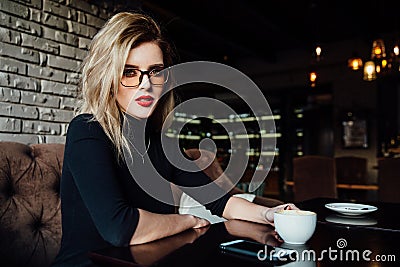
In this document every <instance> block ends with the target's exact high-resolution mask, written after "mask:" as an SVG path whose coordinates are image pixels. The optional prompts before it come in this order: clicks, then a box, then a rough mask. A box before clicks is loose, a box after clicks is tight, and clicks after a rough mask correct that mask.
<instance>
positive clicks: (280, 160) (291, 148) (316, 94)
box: [142, 0, 400, 202]
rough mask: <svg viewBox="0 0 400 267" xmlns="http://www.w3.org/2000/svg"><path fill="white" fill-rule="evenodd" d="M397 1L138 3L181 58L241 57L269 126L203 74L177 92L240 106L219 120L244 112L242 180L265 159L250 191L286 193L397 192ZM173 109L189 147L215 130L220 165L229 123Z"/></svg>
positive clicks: (228, 60)
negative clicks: (261, 176)
mask: <svg viewBox="0 0 400 267" xmlns="http://www.w3.org/2000/svg"><path fill="white" fill-rule="evenodd" d="M289 2H290V3H289ZM398 5H399V4H398V3H397V2H392V1H373V0H370V1H342V0H340V1H308V0H307V1H262V2H257V3H256V2H249V1H241V0H236V1H230V2H229V3H227V2H224V1H208V0H207V1H202V3H201V4H200V3H196V2H194V3H193V5H192V4H191V5H184V4H182V3H179V2H172V3H171V2H162V1H145V2H143V6H142V8H143V10H146V11H148V12H150V13H151V14H154V15H155V16H156V17H157V18H158V19H159V20H160V21H161V22H162V24H163V25H164V27H165V29H166V32H167V34H168V36H169V37H170V38H171V40H172V41H173V42H174V45H175V46H176V49H177V52H178V55H179V57H178V62H181V63H184V62H189V61H212V62H218V63H222V64H226V65H228V66H231V67H233V68H236V69H237V70H239V71H241V72H242V73H244V74H245V75H247V76H248V77H249V78H250V79H251V80H252V81H254V83H255V84H256V85H257V86H258V88H259V90H261V92H262V93H263V95H264V96H265V98H266V100H267V101H268V104H269V107H270V109H271V113H272V114H271V115H272V116H271V118H273V120H274V123H275V132H273V133H272V134H265V133H264V132H263V131H265V129H262V127H263V126H262V125H261V124H262V123H261V124H259V123H258V122H262V120H259V119H257V118H256V116H255V115H254V113H252V111H251V109H250V108H249V106H247V105H246V103H245V102H244V101H243V100H242V99H241V97H240V96H238V95H236V94H235V93H233V92H232V91H230V90H229V89H227V88H222V87H220V86H215V85H212V84H205V83H203V84H195V85H191V86H184V87H181V88H177V90H176V91H177V95H178V96H179V99H180V100H181V101H182V102H184V101H186V100H188V99H193V98H196V97H210V98H213V99H217V100H220V101H222V102H223V103H225V104H227V105H229V106H230V107H234V110H235V114H229V115H228V116H227V117H229V119H228V118H225V119H228V121H231V122H232V123H238V121H239V122H240V123H242V124H243V125H244V126H245V128H246V129H247V133H244V136H243V133H240V136H239V137H238V138H246V134H247V138H248V139H249V140H250V146H249V147H246V148H243V150H244V151H242V153H244V154H246V155H247V156H248V165H247V169H246V171H245V173H244V175H243V176H242V177H241V180H240V183H239V186H242V187H243V188H248V183H249V181H250V180H251V178H252V177H253V176H254V174H255V173H256V172H257V171H258V170H260V169H261V170H263V169H268V176H267V178H266V180H265V183H263V184H262V185H261V186H260V187H259V188H258V189H257V190H256V191H255V192H256V193H257V194H260V195H265V196H268V197H273V198H277V199H281V200H284V201H301V200H304V199H307V198H310V197H318V196H329V197H337V198H340V199H343V200H348V201H394V202H399V201H400V199H399V194H398V193H397V189H398V188H399V186H400V184H399V181H400V180H399V179H398V174H399V173H400V170H399V166H400V165H399V164H398V160H396V158H398V157H399V156H400V148H399V147H400V106H399V100H400V98H399V97H400V79H399V77H400V69H399V60H400V57H399V44H400V35H399V34H400V22H399V17H398V15H397V14H396V11H395V10H398ZM209 113H210V114H208V115H210V116H212V115H213V114H211V113H212V111H210V112H209ZM175 116H176V118H175V123H176V124H175V126H176V128H177V129H181V131H180V132H177V131H176V130H174V129H172V130H171V133H170V134H171V135H172V136H175V137H178V138H180V144H181V145H182V146H183V147H184V148H191V147H198V146H199V143H200V141H201V140H203V139H204V138H211V140H213V141H214V142H215V149H216V152H217V159H218V162H219V164H221V166H222V167H225V166H226V165H227V163H228V162H229V158H230V156H231V153H232V147H231V145H232V143H229V142H227V140H226V139H235V137H234V136H235V133H233V134H232V133H227V131H226V130H224V129H223V127H218V125H216V123H213V122H212V120H211V121H209V119H207V118H204V117H203V118H200V117H199V116H200V115H199V114H187V113H184V112H183V113H177V114H175ZM202 116H205V117H207V114H205V115H204V114H202ZM220 119H221V118H220ZM184 122H187V123H186V125H185V127H182V123H184ZM260 127H261V129H260ZM224 136H225V138H224ZM267 138H275V140H276V148H275V151H263V148H262V147H260V139H267ZM229 141H231V142H234V140H229ZM267 142H268V140H267ZM239 150H240V148H239ZM235 151H236V150H235ZM239 153H240V152H239ZM268 153H273V154H274V159H273V162H272V163H266V162H263V161H262V158H263V155H265V154H267V155H270V154H268ZM309 166H313V168H312V171H310V168H309ZM304 169H306V170H304ZM233 175H234V174H233ZM296 180H297V183H296ZM305 181H306V182H305Z"/></svg>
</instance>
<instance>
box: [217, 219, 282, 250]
mask: <svg viewBox="0 0 400 267" xmlns="http://www.w3.org/2000/svg"><path fill="white" fill-rule="evenodd" d="M224 224H225V228H226V230H227V231H228V233H229V234H231V235H233V236H236V237H240V238H250V239H252V240H254V241H256V242H259V243H262V244H267V245H270V246H274V247H276V246H279V245H281V244H282V243H283V241H282V240H281V239H280V238H279V236H278V234H277V233H276V232H275V230H274V229H273V227H271V226H270V225H265V224H259V223H252V222H247V221H242V220H228V221H226V222H224Z"/></svg>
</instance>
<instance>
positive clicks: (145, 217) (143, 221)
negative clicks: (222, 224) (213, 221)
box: [130, 209, 210, 245]
mask: <svg viewBox="0 0 400 267" xmlns="http://www.w3.org/2000/svg"><path fill="white" fill-rule="evenodd" d="M209 224H210V222H209V221H207V220H204V219H201V218H198V217H195V216H193V215H188V214H184V215H180V214H156V213H152V212H149V211H145V210H142V209H139V222H138V224H137V227H136V230H135V232H134V234H133V236H132V239H131V242H130V245H136V244H142V243H147V242H150V241H154V240H157V239H161V238H164V237H167V236H171V235H174V234H177V233H180V232H183V231H185V230H187V229H190V228H199V227H204V226H207V225H209Z"/></svg>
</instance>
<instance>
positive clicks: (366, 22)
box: [142, 0, 400, 62]
mask: <svg viewBox="0 0 400 267" xmlns="http://www.w3.org/2000/svg"><path fill="white" fill-rule="evenodd" d="M142 9H143V10H144V11H145V12H147V13H150V14H151V15H153V16H154V17H155V18H156V19H157V20H158V21H159V22H161V23H162V25H163V27H164V28H165V29H166V30H167V33H168V35H169V37H170V38H171V40H172V41H173V42H174V44H175V46H176V47H177V49H178V54H179V55H180V61H182V62H183V61H190V60H213V61H218V62H223V61H232V62H234V61H235V58H240V57H247V56H250V57H258V58H259V59H262V60H264V61H266V62H275V60H276V52H277V51H279V50H284V49H292V48H300V49H310V50H311V49H313V47H314V46H315V45H316V44H322V45H323V44H326V43H329V42H335V41H341V40H348V39H355V38H357V39H361V40H363V41H365V42H371V41H372V39H374V38H377V37H380V36H381V35H384V34H386V33H388V32H394V31H395V32H398V31H399V30H400V26H399V18H398V17H399V16H400V14H399V13H400V1H398V0H397V1H395V0H393V1H387V0H386V1H385V0H380V1H379V0H325V1H324V0H314V1H309V0H275V1H246V0H231V1H218V0H196V1H194V0H193V1H190V0H187V1H156V0H147V1H143V2H142ZM398 36H399V35H398ZM399 37H400V36H399Z"/></svg>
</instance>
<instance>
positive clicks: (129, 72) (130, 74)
mask: <svg viewBox="0 0 400 267" xmlns="http://www.w3.org/2000/svg"><path fill="white" fill-rule="evenodd" d="M137 73H138V71H137V70H135V69H129V70H124V76H126V77H135V76H137Z"/></svg>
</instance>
